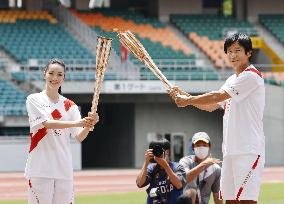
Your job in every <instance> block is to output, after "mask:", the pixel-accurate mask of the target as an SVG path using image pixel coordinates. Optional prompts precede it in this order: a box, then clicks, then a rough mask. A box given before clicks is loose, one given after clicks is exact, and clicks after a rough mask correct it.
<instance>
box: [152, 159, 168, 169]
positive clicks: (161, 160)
mask: <svg viewBox="0 0 284 204" xmlns="http://www.w3.org/2000/svg"><path fill="white" fill-rule="evenodd" d="M154 160H155V161H156V162H157V164H159V165H160V166H161V167H163V168H164V169H166V168H167V167H168V166H169V164H168V162H167V160H165V159H164V158H161V157H154Z"/></svg>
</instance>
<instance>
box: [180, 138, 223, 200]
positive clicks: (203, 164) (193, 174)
mask: <svg viewBox="0 0 284 204" xmlns="http://www.w3.org/2000/svg"><path fill="white" fill-rule="evenodd" d="M192 149H193V151H194V153H195V155H190V156H185V157H183V158H182V159H181V160H180V162H179V163H180V164H181V165H182V166H183V167H184V168H185V172H186V180H187V182H188V183H187V185H186V187H185V188H184V196H187V197H190V198H191V203H193V204H195V203H199V204H208V203H209V199H210V194H211V192H212V193H213V198H214V203H215V204H222V201H220V200H219V199H218V193H219V190H220V176H221V168H220V166H219V165H218V164H217V163H219V162H220V161H219V159H215V158H212V157H211V156H210V155H211V154H210V150H211V142H210V137H209V136H208V134H207V133H205V132H198V133H195V134H194V136H193V137H192Z"/></svg>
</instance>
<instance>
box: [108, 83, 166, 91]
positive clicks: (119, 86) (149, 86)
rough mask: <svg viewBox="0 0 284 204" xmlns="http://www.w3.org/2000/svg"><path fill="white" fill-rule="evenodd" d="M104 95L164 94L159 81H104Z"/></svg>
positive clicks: (162, 86) (164, 89)
mask: <svg viewBox="0 0 284 204" xmlns="http://www.w3.org/2000/svg"><path fill="white" fill-rule="evenodd" d="M103 92H104V93H166V88H165V86H164V85H163V83H162V82H160V81H105V83H104V86H103Z"/></svg>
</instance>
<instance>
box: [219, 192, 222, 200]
mask: <svg viewBox="0 0 284 204" xmlns="http://www.w3.org/2000/svg"><path fill="white" fill-rule="evenodd" d="M219 200H223V196H222V191H219Z"/></svg>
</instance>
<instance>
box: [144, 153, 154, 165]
mask: <svg viewBox="0 0 284 204" xmlns="http://www.w3.org/2000/svg"><path fill="white" fill-rule="evenodd" d="M144 157H145V162H146V163H147V164H149V163H150V160H151V159H153V158H154V155H153V149H147V150H146V152H145V155H144Z"/></svg>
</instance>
